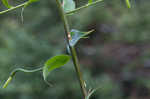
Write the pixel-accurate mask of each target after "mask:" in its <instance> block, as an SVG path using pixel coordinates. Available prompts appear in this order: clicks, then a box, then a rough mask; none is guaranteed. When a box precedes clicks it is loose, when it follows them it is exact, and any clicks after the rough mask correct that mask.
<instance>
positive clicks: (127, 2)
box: [126, 0, 131, 8]
mask: <svg viewBox="0 0 150 99" xmlns="http://www.w3.org/2000/svg"><path fill="white" fill-rule="evenodd" d="M126 5H127V7H128V8H131V4H130V0H126Z"/></svg>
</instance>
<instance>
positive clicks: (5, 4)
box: [2, 0, 12, 8]
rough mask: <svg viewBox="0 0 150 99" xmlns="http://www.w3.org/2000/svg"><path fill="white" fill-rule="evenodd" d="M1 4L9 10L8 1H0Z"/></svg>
mask: <svg viewBox="0 0 150 99" xmlns="http://www.w3.org/2000/svg"><path fill="white" fill-rule="evenodd" d="M2 3H3V4H4V6H5V7H7V8H11V7H12V6H11V5H9V3H8V0H2Z"/></svg>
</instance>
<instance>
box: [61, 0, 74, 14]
mask: <svg viewBox="0 0 150 99" xmlns="http://www.w3.org/2000/svg"><path fill="white" fill-rule="evenodd" d="M75 6H76V5H75V2H74V1H73V0H63V8H64V11H65V12H70V11H72V10H74V9H75Z"/></svg>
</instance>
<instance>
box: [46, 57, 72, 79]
mask: <svg viewBox="0 0 150 99" xmlns="http://www.w3.org/2000/svg"><path fill="white" fill-rule="evenodd" d="M70 58H71V57H70V56H69V55H58V56H54V57H52V58H50V59H49V60H47V61H46V62H45V65H44V67H43V77H44V80H45V81H46V78H47V76H48V74H49V73H50V72H51V71H53V70H54V69H56V68H60V67H61V66H63V65H65V64H66V63H67V62H68V61H69V60H70Z"/></svg>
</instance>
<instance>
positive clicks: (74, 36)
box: [69, 29, 94, 46]
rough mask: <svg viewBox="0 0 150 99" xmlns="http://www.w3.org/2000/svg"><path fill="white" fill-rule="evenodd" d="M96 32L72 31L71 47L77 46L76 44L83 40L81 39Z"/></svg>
mask: <svg viewBox="0 0 150 99" xmlns="http://www.w3.org/2000/svg"><path fill="white" fill-rule="evenodd" d="M93 31H94V30H91V31H88V32H81V31H78V30H75V29H72V30H71V32H70V33H71V38H72V39H71V40H70V41H69V43H70V45H71V46H75V45H76V43H77V42H78V41H79V40H80V39H81V38H85V36H87V35H88V34H90V33H92V32H93Z"/></svg>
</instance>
